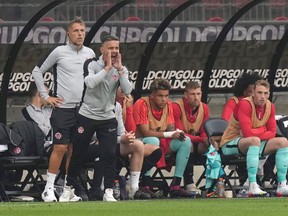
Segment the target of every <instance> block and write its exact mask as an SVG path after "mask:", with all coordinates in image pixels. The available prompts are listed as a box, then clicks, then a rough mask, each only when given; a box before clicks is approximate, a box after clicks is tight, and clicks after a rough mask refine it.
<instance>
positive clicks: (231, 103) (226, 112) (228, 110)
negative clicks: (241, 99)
mask: <svg viewBox="0 0 288 216" xmlns="http://www.w3.org/2000/svg"><path fill="white" fill-rule="evenodd" d="M235 107H236V102H235V100H234V99H232V98H230V99H229V100H228V101H227V103H226V104H225V106H224V109H223V112H222V119H224V120H226V121H229V119H230V117H231V115H232V114H233V110H234V109H235Z"/></svg>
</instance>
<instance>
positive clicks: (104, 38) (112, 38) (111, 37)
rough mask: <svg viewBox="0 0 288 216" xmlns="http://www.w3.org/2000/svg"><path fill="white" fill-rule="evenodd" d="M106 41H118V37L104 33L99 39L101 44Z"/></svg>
mask: <svg viewBox="0 0 288 216" xmlns="http://www.w3.org/2000/svg"><path fill="white" fill-rule="evenodd" d="M107 41H119V38H118V37H116V36H113V35H105V36H104V37H102V39H101V44H103V43H105V42H107Z"/></svg>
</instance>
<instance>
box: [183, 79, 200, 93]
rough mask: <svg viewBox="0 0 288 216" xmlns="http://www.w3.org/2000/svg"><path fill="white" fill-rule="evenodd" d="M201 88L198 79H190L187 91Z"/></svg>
mask: <svg viewBox="0 0 288 216" xmlns="http://www.w3.org/2000/svg"><path fill="white" fill-rule="evenodd" d="M198 88H201V86H200V84H199V82H197V81H192V80H191V81H189V82H188V83H187V84H186V86H185V91H188V90H189V89H198Z"/></svg>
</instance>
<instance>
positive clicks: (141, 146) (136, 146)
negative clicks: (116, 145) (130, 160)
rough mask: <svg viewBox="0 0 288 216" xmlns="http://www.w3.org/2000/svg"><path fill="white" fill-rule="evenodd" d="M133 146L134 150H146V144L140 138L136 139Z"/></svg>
mask: <svg viewBox="0 0 288 216" xmlns="http://www.w3.org/2000/svg"><path fill="white" fill-rule="evenodd" d="M132 146H133V148H134V151H137V152H144V144H143V142H141V141H140V140H135V141H134V143H133V145H132Z"/></svg>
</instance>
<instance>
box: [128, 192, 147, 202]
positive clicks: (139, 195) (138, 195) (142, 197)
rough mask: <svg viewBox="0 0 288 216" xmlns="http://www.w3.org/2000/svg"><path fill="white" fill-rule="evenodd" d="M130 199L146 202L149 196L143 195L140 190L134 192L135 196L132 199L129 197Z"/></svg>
mask: <svg viewBox="0 0 288 216" xmlns="http://www.w3.org/2000/svg"><path fill="white" fill-rule="evenodd" d="M129 198H130V199H135V200H147V199H151V196H150V195H149V194H148V193H144V192H143V191H141V190H137V191H136V192H135V194H134V195H133V197H130V196H129Z"/></svg>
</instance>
